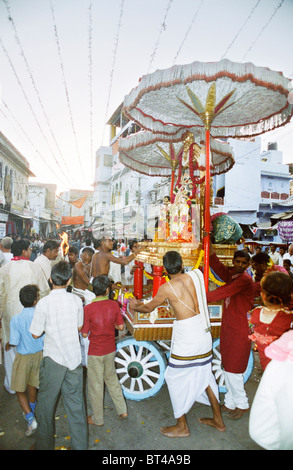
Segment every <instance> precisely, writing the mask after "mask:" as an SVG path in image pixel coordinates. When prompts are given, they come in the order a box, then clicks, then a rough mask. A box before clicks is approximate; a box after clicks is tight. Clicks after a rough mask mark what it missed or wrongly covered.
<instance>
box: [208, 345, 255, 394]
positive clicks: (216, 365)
mask: <svg viewBox="0 0 293 470" xmlns="http://www.w3.org/2000/svg"><path fill="white" fill-rule="evenodd" d="M213 354H214V358H213V361H212V370H213V372H214V375H215V379H216V381H217V384H218V387H219V392H220V393H226V392H227V389H226V386H225V375H224V369H223V366H222V357H221V352H220V339H219V338H218V339H216V340H214V341H213ZM253 363H254V360H253V352H252V351H250V354H249V359H248V364H247V368H246V371H245V372H244V383H245V382H246V381H247V380H248V378H249V377H250V375H251V373H252V370H253Z"/></svg>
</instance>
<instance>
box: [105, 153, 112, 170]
mask: <svg viewBox="0 0 293 470" xmlns="http://www.w3.org/2000/svg"><path fill="white" fill-rule="evenodd" d="M104 166H107V167H111V166H113V156H112V155H104Z"/></svg>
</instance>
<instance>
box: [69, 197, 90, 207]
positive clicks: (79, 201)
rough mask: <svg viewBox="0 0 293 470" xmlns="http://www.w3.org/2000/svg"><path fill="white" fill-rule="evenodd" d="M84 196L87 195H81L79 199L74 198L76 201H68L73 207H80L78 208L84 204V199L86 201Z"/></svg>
mask: <svg viewBox="0 0 293 470" xmlns="http://www.w3.org/2000/svg"><path fill="white" fill-rule="evenodd" d="M86 198H87V196H84V197H81V198H80V199H76V201H69V202H70V204H72V205H73V206H75V207H77V208H78V209H80V208H81V207H82V206H83V205H84V203H85V201H86Z"/></svg>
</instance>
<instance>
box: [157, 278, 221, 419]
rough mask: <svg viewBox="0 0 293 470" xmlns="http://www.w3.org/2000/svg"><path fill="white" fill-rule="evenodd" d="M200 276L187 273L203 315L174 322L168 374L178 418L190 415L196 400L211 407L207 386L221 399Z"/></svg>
mask: <svg viewBox="0 0 293 470" xmlns="http://www.w3.org/2000/svg"><path fill="white" fill-rule="evenodd" d="M196 271H198V270H196ZM193 273H194V272H193ZM199 273H200V271H199V272H197V273H196V277H194V274H191V273H188V274H190V275H191V277H192V279H193V280H194V284H195V288H196V292H197V297H198V301H199V310H200V313H199V314H198V315H195V316H193V317H190V318H187V319H185V320H178V321H175V322H174V323H173V333H172V344H171V353H170V359H169V364H168V367H167V369H166V373H165V380H166V383H167V386H168V390H169V394H170V399H171V402H172V406H173V411H174V416H175V418H176V419H178V418H180V416H183V415H184V414H186V413H188V411H189V410H190V408H191V407H192V405H193V404H194V402H195V401H197V402H199V403H203V404H205V405H210V401H209V399H208V396H207V393H206V389H207V387H208V386H210V387H211V389H212V391H213V393H214V395H215V396H216V398H217V399H218V400H219V392H218V386H217V383H216V380H215V377H214V375H213V373H212V358H213V352H212V336H211V333H210V330H209V326H210V324H209V316H208V310H207V303H206V297H205V290H204V289H203V290H202V287H203V279H202V274H201V273H200V274H199Z"/></svg>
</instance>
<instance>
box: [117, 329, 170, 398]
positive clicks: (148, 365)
mask: <svg viewBox="0 0 293 470" xmlns="http://www.w3.org/2000/svg"><path fill="white" fill-rule="evenodd" d="M115 367H116V372H117V375H118V378H119V381H120V384H121V387H122V391H123V394H124V396H125V398H127V399H129V400H135V401H141V400H144V399H146V398H150V397H152V396H155V395H156V394H157V393H158V392H159V391H160V389H161V387H162V386H163V384H164V383H165V378H164V377H165V370H166V367H167V359H166V357H165V354H164V352H163V351H162V350H161V348H160V347H159V346H158V345H157V344H156V343H154V342H149V341H136V340H135V339H134V338H132V337H131V338H125V339H123V340H121V341H119V342H118V343H117V349H116V356H115Z"/></svg>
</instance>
